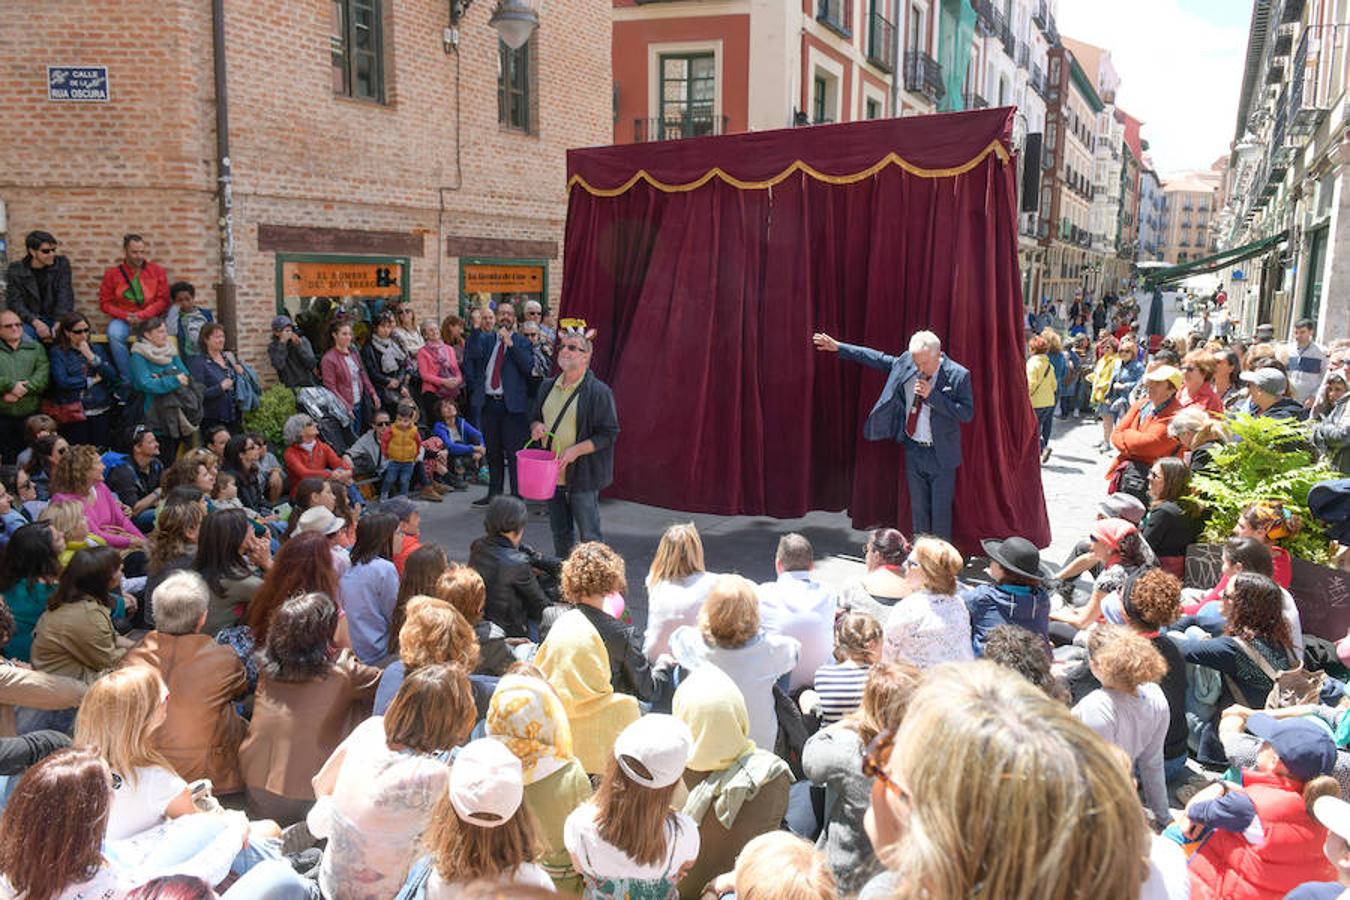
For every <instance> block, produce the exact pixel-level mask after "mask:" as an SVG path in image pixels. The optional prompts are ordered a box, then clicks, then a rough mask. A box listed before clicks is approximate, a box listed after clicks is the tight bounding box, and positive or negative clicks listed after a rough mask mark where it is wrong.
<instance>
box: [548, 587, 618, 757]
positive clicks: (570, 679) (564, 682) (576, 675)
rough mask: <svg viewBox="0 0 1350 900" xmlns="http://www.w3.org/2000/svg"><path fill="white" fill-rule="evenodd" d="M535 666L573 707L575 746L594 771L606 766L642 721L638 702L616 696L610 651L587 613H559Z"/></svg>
mask: <svg viewBox="0 0 1350 900" xmlns="http://www.w3.org/2000/svg"><path fill="white" fill-rule="evenodd" d="M534 664H535V665H536V666H538V667H539V670H540V671H541V672H543V673H544V677H545V678H546V679H547V680H548V683H549V684H550V685H552V686H553V690H555V691H556V692H557V694H558V699H559V700H561V701H562V705H563V709H564V710H566V711H567V721H568V724H570V725H571V727H572V741H573V749H574V750H575V752H576V757H577V759H578V760H580V762H581V765H582V768H584V769H585V770H586V773H587V774H588V775H594V774H596V773H599V772H603V771H604V770H605V763H606V762H607V760H608V759H609V754H610V751H611V750H612V748H613V747H614V740H615V738H617V737H618V736H619V732H621V731H623V730H624V728H626V727H628V726H629V725H631V724H632V723H633V722H636V721H637V719H638V716H639V715H640V712H639V710H638V705H637V700H635V699H634V698H632V697H630V696H628V695H627V694H615V693H614V688H613V686H612V685H611V684H610V672H609V653H608V652H607V651H606V650H605V644H604V641H602V640H600V633H599V632H598V631H596V630H595V626H594V625H592V624H591V623H590V621H589V620H588V619H587V618H586V616H585V614H583V613H581V612H580V611H578V610H575V609H572V610H568V611H567V612H565V613H563V614H562V615H561V616H559V617H558V621H557V622H555V623H554V624H553V628H552V629H550V631H549V633H548V637H547V638H546V639H545V640H544V642H543V643H542V644H540V645H539V652H538V653H537V654H536V655H535V658H534Z"/></svg>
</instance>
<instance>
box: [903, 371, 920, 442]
mask: <svg viewBox="0 0 1350 900" xmlns="http://www.w3.org/2000/svg"><path fill="white" fill-rule="evenodd" d="M917 383H918V382H915V384H916V385H917ZM921 409H923V398H922V397H920V396H919V394H918V392H917V391H916V392H915V394H914V403H913V405H911V406H910V408H909V417H908V418H906V419H905V434H907V435H909V436H910V437H911V438H912V437H914V433H915V432H916V431H918V430H919V411H920V410H921Z"/></svg>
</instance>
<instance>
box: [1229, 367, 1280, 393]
mask: <svg viewBox="0 0 1350 900" xmlns="http://www.w3.org/2000/svg"><path fill="white" fill-rule="evenodd" d="M1239 377H1240V378H1241V379H1242V380H1243V381H1245V382H1247V383H1248V384H1250V385H1252V386H1254V387H1255V388H1257V390H1262V391H1265V392H1266V393H1267V394H1275V395H1277V396H1278V395H1280V394H1283V393H1284V389H1285V386H1286V385H1288V384H1289V380H1288V379H1287V378H1285V377H1284V373H1283V372H1281V371H1280V370H1279V369H1270V368H1267V369H1257V370H1256V371H1255V372H1243V373H1242V375H1240V376H1239Z"/></svg>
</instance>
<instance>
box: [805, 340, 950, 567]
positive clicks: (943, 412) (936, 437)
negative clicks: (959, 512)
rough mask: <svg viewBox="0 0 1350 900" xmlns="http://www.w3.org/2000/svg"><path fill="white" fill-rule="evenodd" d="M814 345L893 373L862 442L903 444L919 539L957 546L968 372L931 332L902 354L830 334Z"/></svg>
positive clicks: (910, 343) (910, 502)
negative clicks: (955, 502)
mask: <svg viewBox="0 0 1350 900" xmlns="http://www.w3.org/2000/svg"><path fill="white" fill-rule="evenodd" d="M811 340H812V342H813V343H814V344H815V345H816V349H817V350H824V351H827V352H830V353H838V354H839V356H840V358H842V359H847V360H850V361H852V362H857V363H862V364H863V365H865V366H871V367H872V368H874V369H881V370H883V371H885V372H889V373H890V374H889V376H888V377H887V379H886V386H885V387H884V388H882V390H881V397H880V399H878V400H877V402H876V405H875V406H873V407H872V411H871V412H870V413H868V415H867V423H866V424H865V425H864V426H863V437H865V438H867V440H869V441H891V440H893V441H895V442H897V443H899V444H903V445H904V448H905V478H906V480H907V482H908V484H909V511H910V518H911V519H912V523H913V529H914V534H932V535H936V536H937V537H940V538H943V539H944V540H948V541H949V540H951V538H952V498H953V496H954V495H955V493H956V469H957V467H958V466H960V465H961V425H962V424H963V423H965V422H969V421H970V420H971V419H973V418H975V397H974V394H973V393H972V391H971V387H970V372H969V371H967V370H966V369H965V368H964V367H963V366H960V365H957V364H956V363H954V362H952V361H951V360H950V359H948V358H947V357H946V355H944V354H943V352H942V342H941V341H939V340H938V336H937V335H935V334H933V332H931V331H919V332H915V334H914V336H913V337H911V338H910V339H909V352H908V353H902V354H900V355H899V356H891V355H889V354H887V353H883V352H882V351H880V350H873V349H871V348H870V347H862V346H859V345H856V344H841V343H840V342H839V341H836V340H835V339H834V338H832V337H830V336H829V335H828V334H819V333H817V334H815V335H812V337H811Z"/></svg>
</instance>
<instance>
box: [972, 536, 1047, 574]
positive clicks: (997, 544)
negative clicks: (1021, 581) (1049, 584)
mask: <svg viewBox="0 0 1350 900" xmlns="http://www.w3.org/2000/svg"><path fill="white" fill-rule="evenodd" d="M980 546H981V547H983V548H984V555H985V556H987V557H989V558H990V559H992V560H993V561H994V562H996V563H998V564H999V565H1000V566H1002V567H1003V568H1005V569H1007V570H1008V571H1009V572H1011V573H1012V574H1014V575H1020V576H1022V577H1023V578H1034V579H1035V580H1037V581H1048V580H1050V579H1051V578H1053V577H1054V571H1053V570H1051V569H1050V567H1049V566H1044V565H1042V564H1041V551H1039V550H1037V549H1036V545H1035V544H1033V543H1032V542H1031V541H1029V540H1027V539H1026V538H1024V537H1010V538H1008V539H1007V540H1005V541H996V540H993V539H992V538H991V539H988V540H983V541H980Z"/></svg>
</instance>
